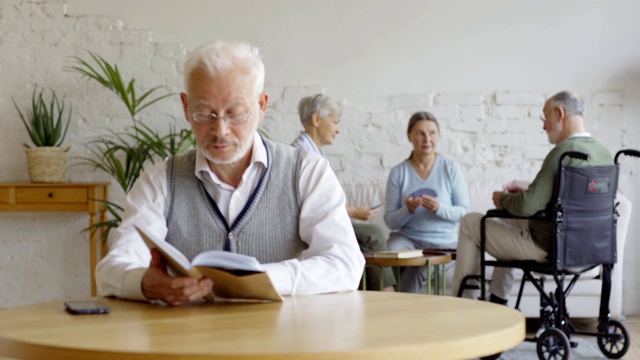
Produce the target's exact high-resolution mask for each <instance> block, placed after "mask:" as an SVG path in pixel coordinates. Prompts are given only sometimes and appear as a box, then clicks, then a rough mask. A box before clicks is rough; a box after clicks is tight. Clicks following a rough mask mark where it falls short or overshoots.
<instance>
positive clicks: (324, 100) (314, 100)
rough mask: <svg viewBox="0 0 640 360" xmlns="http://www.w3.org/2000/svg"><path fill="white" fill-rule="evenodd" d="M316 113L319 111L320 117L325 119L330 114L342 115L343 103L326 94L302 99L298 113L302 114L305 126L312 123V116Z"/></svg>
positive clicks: (301, 118)
mask: <svg viewBox="0 0 640 360" xmlns="http://www.w3.org/2000/svg"><path fill="white" fill-rule="evenodd" d="M315 113H318V116H320V119H324V118H326V117H327V116H329V115H335V116H340V115H341V114H342V104H341V103H340V102H338V101H336V100H334V99H332V98H331V97H329V96H328V95H324V94H316V95H313V96H306V97H303V98H302V99H300V102H299V103H298V114H300V122H302V125H303V126H308V125H310V124H311V117H312V116H313V114H315Z"/></svg>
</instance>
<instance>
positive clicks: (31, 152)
mask: <svg viewBox="0 0 640 360" xmlns="http://www.w3.org/2000/svg"><path fill="white" fill-rule="evenodd" d="M22 146H23V147H24V151H25V152H26V153H27V164H28V165H29V179H30V180H31V182H34V183H61V182H66V181H67V157H68V156H67V152H68V151H69V149H70V148H71V145H67V146H65V147H63V148H62V147H53V146H40V147H33V148H32V147H29V146H28V145H26V144H22Z"/></svg>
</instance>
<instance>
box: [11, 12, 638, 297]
mask: <svg viewBox="0 0 640 360" xmlns="http://www.w3.org/2000/svg"><path fill="white" fill-rule="evenodd" d="M86 51H93V52H96V53H98V54H99V55H101V56H103V57H105V58H107V59H108V60H109V61H111V62H117V64H118V66H119V67H120V69H121V71H122V72H123V73H124V76H125V79H127V80H128V79H129V78H130V77H131V76H133V77H135V78H136V84H137V85H138V86H141V87H143V88H148V87H150V86H155V85H162V86H163V88H162V89H161V90H159V91H158V94H161V93H162V94H163V93H166V92H176V93H177V92H179V91H181V88H182V87H181V84H182V70H181V66H182V63H183V60H184V58H185V56H186V52H187V49H186V47H185V46H184V45H183V44H175V43H168V42H162V41H155V40H154V36H153V34H152V33H151V32H150V31H148V30H145V29H133V28H129V27H128V26H127V24H125V23H124V21H122V20H119V19H114V18H110V17H100V16H93V15H84V14H83V15H73V16H70V15H69V14H68V9H67V5H66V3H65V2H64V1H24V0H0V74H2V76H0V129H1V131H0V169H1V171H0V181H3V182H14V181H28V176H27V167H26V159H25V155H24V153H23V151H22V148H21V146H20V144H21V143H23V142H28V136H27V134H26V132H25V131H24V129H23V126H22V124H21V123H20V121H19V119H18V116H17V113H16V111H15V109H14V107H13V104H12V102H11V98H12V97H13V98H14V99H15V100H16V102H17V103H18V105H19V106H21V107H24V106H26V104H27V103H28V101H29V99H30V96H31V92H32V90H33V86H34V84H38V85H45V86H46V87H52V88H54V89H56V90H57V91H58V92H59V94H60V95H62V94H65V95H66V96H65V99H66V101H67V102H68V103H69V104H71V105H72V106H73V109H74V115H73V121H72V124H71V127H70V130H69V135H68V140H67V142H68V143H71V144H73V146H72V150H71V153H70V157H71V162H72V163H73V162H74V161H75V160H74V157H78V156H81V155H83V152H84V148H83V146H82V144H83V143H85V142H87V141H88V140H90V139H91V138H92V137H93V136H96V135H100V134H105V133H106V131H107V130H108V129H113V130H118V129H122V128H124V127H126V126H128V125H130V119H129V116H128V113H127V112H126V111H125V109H124V108H123V106H122V104H121V102H120V101H119V100H118V99H116V98H115V96H114V95H113V94H111V93H110V92H108V91H106V90H105V89H103V88H101V87H100V86H98V85H96V84H94V83H92V82H87V81H86V80H82V79H79V78H78V76H77V75H76V74H74V73H69V72H65V71H63V67H64V66H65V65H67V64H68V63H69V57H70V56H74V55H75V56H81V57H83V58H85V59H86V58H88V54H87V52H86ZM267 71H268V74H269V70H267ZM266 88H267V91H268V92H269V93H270V96H271V105H270V108H269V111H268V114H267V118H266V119H265V121H264V123H263V127H264V128H265V130H266V131H267V133H268V134H269V135H270V137H271V138H273V139H274V140H277V141H281V142H285V143H290V142H291V141H292V140H293V139H294V138H295V137H296V136H297V134H298V132H299V131H300V130H301V125H300V122H299V119H298V115H297V110H296V109H297V103H298V100H299V99H300V97H302V96H306V95H312V94H314V93H317V92H321V91H325V86H324V84H322V83H318V82H317V81H315V82H313V83H306V84H305V83H302V84H300V83H296V84H287V83H278V79H271V78H269V76H268V80H267V84H266ZM557 90H558V89H540V90H525V91H522V90H514V91H508V90H504V89H500V90H491V89H489V90H486V91H465V90H446V91H438V89H430V90H428V91H427V90H425V91H424V92H412V93H403V92H399V91H398V92H395V93H389V94H383V93H380V92H372V91H370V90H368V89H360V90H358V91H355V92H354V94H353V95H352V96H351V97H350V98H348V99H345V103H346V107H345V112H344V116H343V120H342V123H341V130H342V131H341V135H340V136H339V137H338V138H337V139H336V142H335V144H334V145H333V146H331V147H329V148H326V149H325V152H326V153H327V155H328V157H329V159H330V162H331V164H332V166H333V168H334V170H335V172H336V174H337V175H338V177H339V178H340V180H341V181H342V183H343V185H344V186H348V187H352V186H359V185H362V184H366V185H377V186H380V187H381V188H384V186H385V182H386V178H387V175H388V172H389V169H390V168H391V167H393V166H395V165H396V164H398V163H399V162H401V161H402V160H404V159H405V158H406V157H407V156H408V154H409V152H410V151H411V146H410V144H409V142H408V140H407V138H406V134H405V131H406V125H407V121H408V119H409V117H410V116H411V114H412V113H413V112H414V111H418V110H428V111H430V112H432V113H433V114H434V115H435V116H436V117H437V118H438V119H439V120H440V126H441V130H442V136H443V138H442V141H441V143H440V145H439V151H440V153H442V154H443V155H445V156H449V157H452V158H454V159H456V160H457V161H458V162H459V163H460V164H461V166H462V168H463V171H464V173H465V177H466V179H467V182H468V184H469V188H470V194H471V200H472V206H473V208H474V210H485V209H486V208H488V207H489V206H490V205H491V204H490V198H489V197H490V192H491V191H493V190H494V188H495V187H496V186H498V185H499V184H502V183H504V182H506V181H510V180H512V179H515V178H517V179H531V178H532V177H533V176H534V175H535V173H536V171H537V169H538V168H539V166H540V164H541V161H542V159H543V158H544V156H545V155H546V153H547V152H548V151H549V150H550V149H551V146H550V145H549V144H548V143H547V138H546V135H545V134H544V131H543V130H542V123H541V122H540V121H539V119H538V117H539V115H541V107H542V104H543V101H544V99H545V98H546V97H547V96H548V95H550V94H552V93H553V92H555V91H557ZM583 95H584V96H585V99H587V101H588V104H587V105H588V112H587V114H588V128H589V130H591V131H593V132H594V133H595V134H596V135H597V136H598V137H599V138H601V139H602V140H603V141H604V142H605V143H606V144H607V145H608V146H609V147H610V148H611V149H612V150H615V149H619V148H620V147H621V146H622V145H625V146H632V145H634V144H637V140H635V139H637V138H638V133H639V131H638V127H637V126H636V125H630V124H624V123H623V120H622V119H623V115H624V112H625V94H624V93H623V92H622V91H612V90H610V89H603V90H595V91H592V92H590V93H585V94H583ZM141 119H143V120H144V121H146V122H148V123H149V124H151V125H152V126H154V127H156V128H158V129H166V128H167V127H168V125H169V124H176V125H177V126H179V127H184V126H186V123H185V122H184V120H183V117H182V110H181V106H180V102H179V99H178V98H177V95H176V96H175V97H174V98H172V99H169V100H165V101H163V102H161V103H159V104H157V105H156V106H154V107H152V108H151V111H147V112H146V113H143V114H142V115H141ZM634 126H635V127H634ZM627 129H629V131H627ZM621 130H622V131H621ZM636 169H637V168H636ZM627 175H629V174H627ZM631 175H632V176H633V177H632V178H633V179H636V183H637V179H638V174H633V173H632V174H631ZM69 179H70V180H71V181H76V182H79V181H91V180H108V177H107V176H106V175H105V174H102V173H97V172H93V171H91V169H88V168H85V167H81V166H76V167H72V168H70V170H69ZM625 181H626V183H625V184H626V186H627V187H628V186H631V185H630V184H632V183H630V182H629V180H625ZM111 193H112V199H113V200H115V201H121V200H122V196H123V194H122V192H121V191H120V189H118V188H117V185H115V184H114V185H112V188H111ZM633 200H634V199H633V198H632V201H633ZM635 200H636V202H637V203H640V201H637V200H640V199H635ZM86 223H87V216H86V215H82V214H79V213H78V214H75V213H67V214H57V213H0V229H2V231H0V249H2V251H1V252H0V273H2V274H3V276H2V277H0V308H3V307H10V306H15V305H21V304H27V303H33V302H38V301H43V300H49V299H57V298H70V297H83V296H88V295H89V278H88V273H89V269H88V266H89V265H88V245H87V242H88V240H87V235H86V234H80V233H79V231H80V230H81V229H82V228H84V227H85V226H86ZM61 224H64V226H60V225H61ZM631 231H633V229H632V230H631ZM632 234H633V233H632Z"/></svg>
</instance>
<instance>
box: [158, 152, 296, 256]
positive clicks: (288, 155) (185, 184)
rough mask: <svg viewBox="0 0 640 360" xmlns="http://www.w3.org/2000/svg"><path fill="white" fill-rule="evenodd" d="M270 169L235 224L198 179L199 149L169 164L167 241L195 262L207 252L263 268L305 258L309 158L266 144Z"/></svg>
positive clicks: (166, 208)
mask: <svg viewBox="0 0 640 360" xmlns="http://www.w3.org/2000/svg"><path fill="white" fill-rule="evenodd" d="M263 142H264V143H265V145H266V148H267V164H268V165H267V169H266V170H265V172H264V174H263V175H262V177H261V179H260V181H259V183H258V185H257V186H256V189H255V190H254V191H253V194H252V195H251V197H250V198H249V201H248V202H247V204H246V205H245V207H244V208H243V209H242V211H241V212H240V214H239V215H238V217H237V219H236V220H235V221H234V223H233V224H228V223H227V221H226V220H225V218H224V217H223V216H222V214H221V213H220V210H219V209H218V207H217V205H216V204H215V202H214V201H213V199H212V198H210V197H209V195H208V194H207V192H206V190H205V188H204V186H203V185H202V183H201V182H200V180H198V178H197V177H195V175H194V173H195V159H196V153H195V150H192V151H190V152H188V153H186V154H183V155H180V156H175V157H173V158H171V159H169V160H168V163H167V192H168V194H167V202H166V204H165V214H164V215H165V218H166V220H167V228H168V233H167V238H166V240H167V241H168V242H169V243H171V244H172V245H174V246H175V247H176V248H177V249H178V250H180V251H181V252H182V253H183V254H184V255H185V256H186V257H187V258H188V259H189V260H191V259H193V257H194V256H196V255H197V254H199V253H201V252H203V251H207V250H229V251H231V252H236V253H241V254H245V255H251V256H254V257H255V258H257V259H258V261H260V262H261V263H270V262H278V261H282V260H286V259H292V258H299V257H300V253H301V252H302V250H305V249H306V248H307V247H308V245H307V244H306V243H304V242H303V241H302V240H301V239H300V235H299V234H300V232H299V225H298V219H299V215H300V190H299V189H300V186H299V178H300V165H301V162H302V158H303V156H304V155H303V153H301V152H300V150H298V149H294V148H292V147H290V146H287V145H283V144H278V143H274V142H271V141H268V140H263Z"/></svg>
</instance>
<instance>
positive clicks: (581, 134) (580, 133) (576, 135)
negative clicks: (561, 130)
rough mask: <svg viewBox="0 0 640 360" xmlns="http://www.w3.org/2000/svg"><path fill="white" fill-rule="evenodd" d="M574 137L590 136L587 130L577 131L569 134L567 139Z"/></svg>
mask: <svg viewBox="0 0 640 360" xmlns="http://www.w3.org/2000/svg"><path fill="white" fill-rule="evenodd" d="M575 137H591V134H589V133H588V132H579V133H575V134H573V135H571V136H569V139H571V138H575Z"/></svg>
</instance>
